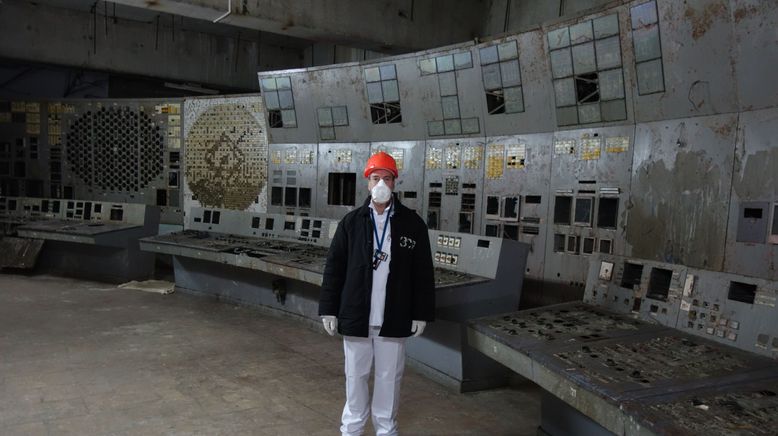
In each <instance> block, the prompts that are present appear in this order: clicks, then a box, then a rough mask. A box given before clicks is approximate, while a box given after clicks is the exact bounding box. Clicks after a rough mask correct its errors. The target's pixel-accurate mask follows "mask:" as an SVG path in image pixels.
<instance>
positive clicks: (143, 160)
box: [65, 106, 164, 192]
mask: <svg viewBox="0 0 778 436" xmlns="http://www.w3.org/2000/svg"><path fill="white" fill-rule="evenodd" d="M163 147H164V143H163V138H162V135H161V134H160V129H159V126H155V125H154V123H153V122H152V120H151V118H150V117H149V115H147V114H146V113H145V112H143V111H139V110H137V109H133V108H131V107H129V106H118V107H102V108H99V109H94V110H88V111H86V112H85V113H83V114H81V115H80V116H78V117H77V118H76V120H75V121H74V122H73V123H72V124H71V126H70V131H69V132H68V133H67V135H65V149H66V156H67V162H68V165H69V167H70V169H71V170H72V171H73V172H74V173H75V174H76V175H77V176H78V177H79V179H81V181H82V182H83V183H85V184H86V185H90V186H93V187H96V188H99V189H102V190H106V191H114V192H117V191H118V192H137V191H139V190H141V189H144V188H146V187H147V186H148V185H149V183H150V182H151V181H153V180H154V179H156V178H157V177H159V176H160V175H161V174H162V169H163V163H164V154H163Z"/></svg>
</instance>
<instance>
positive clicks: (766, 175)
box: [724, 109, 778, 280]
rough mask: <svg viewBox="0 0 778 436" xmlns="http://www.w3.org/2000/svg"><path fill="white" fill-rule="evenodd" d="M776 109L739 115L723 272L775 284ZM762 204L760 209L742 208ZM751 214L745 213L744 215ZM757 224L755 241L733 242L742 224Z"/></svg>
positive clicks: (777, 272) (777, 201)
mask: <svg viewBox="0 0 778 436" xmlns="http://www.w3.org/2000/svg"><path fill="white" fill-rule="evenodd" d="M776 138H778V110H776V109H765V110H761V111H752V112H745V113H742V114H740V119H739V125H738V131H737V144H736V146H735V161H734V170H733V171H734V173H733V176H732V194H731V198H730V202H729V225H728V226H727V245H726V260H725V264H724V269H725V270H726V271H729V272H733V273H740V274H746V275H751V276H755V277H763V278H769V279H772V280H776V279H778V266H777V265H776V259H778V216H776V207H775V205H776V204H778V188H776V187H778V172H776V170H775V168H776V167H778V141H777V140H776ZM754 202H756V203H761V204H763V205H765V206H767V207H766V208H764V209H758V210H756V209H755V208H753V207H751V208H746V207H744V206H749V203H754ZM752 206H753V205H752ZM749 209H750V210H749ZM749 223H751V224H761V225H763V226H764V227H765V228H766V231H765V232H764V233H763V234H762V235H761V237H760V238H758V239H753V238H750V239H749V240H747V241H745V240H743V238H739V237H738V229H739V228H740V227H742V226H744V225H748V224H749Z"/></svg>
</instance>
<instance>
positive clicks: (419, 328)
mask: <svg viewBox="0 0 778 436" xmlns="http://www.w3.org/2000/svg"><path fill="white" fill-rule="evenodd" d="M424 327H427V321H416V320H414V321H411V333H413V337H416V336H421V334H422V333H423V332H424Z"/></svg>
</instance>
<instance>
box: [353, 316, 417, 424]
mask: <svg viewBox="0 0 778 436" xmlns="http://www.w3.org/2000/svg"><path fill="white" fill-rule="evenodd" d="M379 331H380V328H378V327H371V328H370V334H369V337H367V338H361V337H356V336H344V337H343V353H344V354H345V356H346V359H345V361H346V365H345V367H346V405H345V406H344V407H343V417H342V419H341V421H342V423H341V426H340V431H341V433H342V434H343V436H357V435H361V434H362V432H363V431H364V430H365V424H367V416H368V414H369V412H370V410H371V408H369V406H368V400H369V399H370V392H369V388H368V380H369V377H370V370H371V368H372V366H373V361H375V380H374V383H373V405H372V412H373V413H372V414H373V427H375V431H376V436H384V435H396V434H397V407H398V405H399V400H400V381H401V380H402V377H403V370H404V369H405V340H406V338H384V337H381V336H378V332H379Z"/></svg>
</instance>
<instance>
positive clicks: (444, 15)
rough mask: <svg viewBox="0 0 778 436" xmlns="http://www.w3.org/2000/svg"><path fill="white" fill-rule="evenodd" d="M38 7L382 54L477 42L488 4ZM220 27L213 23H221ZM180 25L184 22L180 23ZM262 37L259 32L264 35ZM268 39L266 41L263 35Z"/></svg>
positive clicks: (259, 0) (224, 2) (251, 0)
mask: <svg viewBox="0 0 778 436" xmlns="http://www.w3.org/2000/svg"><path fill="white" fill-rule="evenodd" d="M36 3H40V4H44V5H51V6H56V7H62V8H69V9H78V10H82V11H93V8H96V13H97V14H100V15H108V16H109V17H113V16H114V15H115V16H116V17H117V18H121V19H128V20H137V21H144V22H150V21H152V20H156V19H157V16H158V15H160V14H161V13H162V14H169V15H171V16H179V17H183V18H185V19H187V20H186V21H182V23H181V25H183V26H187V27H188V28H189V29H191V30H197V31H200V32H205V33H224V32H228V33H229V32H233V33H234V32H235V29H236V28H242V29H251V30H253V31H261V32H266V33H268V34H274V35H279V36H281V37H282V38H284V39H283V41H284V45H286V46H305V45H310V44H311V43H313V42H324V43H334V44H338V45H344V46H348V47H356V48H364V49H369V50H373V51H378V52H383V53H403V52H409V51H416V50H423V49H428V48H432V47H438V46H444V45H448V44H453V43H458V42H463V41H467V40H470V39H472V38H474V37H476V36H478V32H479V30H480V26H481V22H482V20H483V18H484V17H485V15H486V9H487V5H486V4H487V3H488V1H487V0H418V1H417V0H369V1H368V0H114V1H103V0H98V1H95V0H38V1H37V2H36ZM228 3H229V4H230V6H231V8H230V13H229V14H227V15H226V16H224V17H223V18H222V19H221V20H220V21H219V23H214V22H213V21H214V20H216V19H217V18H219V17H222V16H223V15H225V13H227V11H228ZM177 24H178V23H177ZM257 34H258V33H257ZM262 38H263V39H264V38H265V35H264V34H263V36H262Z"/></svg>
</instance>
